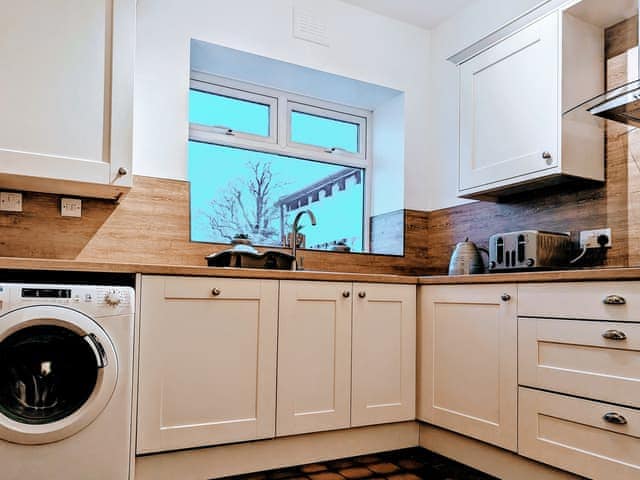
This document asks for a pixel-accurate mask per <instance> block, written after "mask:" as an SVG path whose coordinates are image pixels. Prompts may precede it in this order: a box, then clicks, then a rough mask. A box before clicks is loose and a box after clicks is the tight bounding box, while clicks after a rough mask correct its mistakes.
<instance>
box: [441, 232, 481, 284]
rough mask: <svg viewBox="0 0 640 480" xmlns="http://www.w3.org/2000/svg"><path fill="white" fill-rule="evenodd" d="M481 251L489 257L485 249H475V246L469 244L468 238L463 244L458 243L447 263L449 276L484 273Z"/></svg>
mask: <svg viewBox="0 0 640 480" xmlns="http://www.w3.org/2000/svg"><path fill="white" fill-rule="evenodd" d="M481 251H483V252H485V253H486V254H487V256H488V255H489V252H487V250H486V249H484V248H478V247H476V244H475V243H473V242H470V241H469V238H468V237H467V238H466V239H465V240H464V242H460V243H458V244H457V245H456V248H455V250H454V251H453V254H452V255H451V261H450V262H449V275H469V274H474V273H484V271H485V266H484V262H483V261H482V255H480V252H481Z"/></svg>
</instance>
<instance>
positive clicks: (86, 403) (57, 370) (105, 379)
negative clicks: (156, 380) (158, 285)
mask: <svg viewBox="0 0 640 480" xmlns="http://www.w3.org/2000/svg"><path fill="white" fill-rule="evenodd" d="M133 320H134V293H133V289H131V288H129V287H111V286H83V285H39V284H7V283H4V284H2V283H0V478H2V480H35V479H47V480H126V479H128V478H129V464H130V453H131V405H132V399H131V394H132V382H133V332H134V321H133Z"/></svg>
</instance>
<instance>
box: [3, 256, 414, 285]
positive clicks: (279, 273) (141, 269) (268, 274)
mask: <svg viewBox="0 0 640 480" xmlns="http://www.w3.org/2000/svg"><path fill="white" fill-rule="evenodd" d="M0 269H8V270H47V271H66V272H95V273H131V274H134V273H144V274H150V275H189V276H209V277H234V278H265V279H276V280H324V281H332V282H367V283H400V284H409V285H415V284H416V283H418V277H411V276H401V275H384V274H366V273H338V272H317V271H312V270H303V271H297V272H291V271H289V270H261V269H257V268H213V267H206V266H202V267H199V266H192V267H190V266H182V265H154V264H136V263H110V262H105V263H100V262H79V261H75V260H50V259H46V258H14V257H0Z"/></svg>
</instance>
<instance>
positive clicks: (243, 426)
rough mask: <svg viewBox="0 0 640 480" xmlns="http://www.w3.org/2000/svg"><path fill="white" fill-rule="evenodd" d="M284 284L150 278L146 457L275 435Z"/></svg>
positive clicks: (143, 323)
mask: <svg viewBox="0 0 640 480" xmlns="http://www.w3.org/2000/svg"><path fill="white" fill-rule="evenodd" d="M277 321H278V282H277V281H275V280H249V279H246V280H236V279H221V278H197V277H195V278H185V277H162V276H143V278H142V292H141V307H140V361H139V365H140V367H139V368H140V380H139V395H138V431H137V453H139V454H142V453H149V452H158V451H165V450H176V449H183V448H189V447H200V446H205V445H215V444H221V443H230V442H239V441H246V440H255V439H262V438H270V437H273V436H274V435H275V408H276V391H275V387H276V348H277V338H276V335H277Z"/></svg>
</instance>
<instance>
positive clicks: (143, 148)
mask: <svg viewBox="0 0 640 480" xmlns="http://www.w3.org/2000/svg"><path fill="white" fill-rule="evenodd" d="M296 1H300V0H269V1H264V0H235V1H233V2H228V1H221V0H180V1H179V0H138V7H137V15H138V18H137V22H138V26H137V40H136V41H137V48H136V55H137V57H136V77H135V80H136V86H135V88H136V90H135V104H134V107H135V110H134V112H135V113H134V115H135V120H134V121H135V130H134V167H133V170H134V173H136V174H138V175H149V176H156V177H163V178H176V179H185V178H186V173H187V136H188V85H189V44H190V40H191V38H196V39H199V40H203V41H205V42H210V43H216V44H220V45H223V46H226V47H230V48H235V49H238V50H243V51H247V52H250V53H255V54H258V55H263V56H266V57H270V58H274V59H278V60H283V61H286V62H291V63H294V64H297V65H302V66H306V67H310V68H314V69H318V70H323V71H326V72H330V73H334V74H337V75H343V76H346V77H350V78H353V79H356V80H361V81H365V82H370V83H375V84H379V85H382V86H385V87H389V88H393V89H396V90H400V91H403V92H405V98H404V100H405V117H404V127H405V141H404V153H405V165H404V166H403V165H398V169H399V171H402V170H403V169H404V173H403V174H404V178H405V207H406V208H412V209H422V210H424V209H426V208H427V207H428V205H429V191H428V189H427V188H425V186H426V182H427V172H428V170H427V163H428V162H427V158H428V147H429V141H428V135H427V133H426V132H427V129H428V125H427V120H426V114H425V112H427V111H428V110H429V88H428V85H429V74H428V67H429V37H430V33H429V32H427V31H424V30H421V29H419V28H416V27H413V26H410V25H407V24H404V23H401V22H398V21H395V20H391V19H388V18H385V17H382V16H380V15H377V14H373V13H370V12H368V11H366V10H363V9H360V8H357V7H353V6H351V5H348V4H345V3H342V2H340V1H337V0H323V1H322V2H321V6H322V7H321V8H322V10H323V11H324V12H325V13H326V16H327V18H328V20H329V24H328V29H329V41H330V46H329V47H325V46H322V45H317V44H314V43H309V42H306V41H302V40H298V39H295V38H293V36H292V7H293V5H294V4H295V2H296ZM319 4H320V3H319V2H316V5H319Z"/></svg>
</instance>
